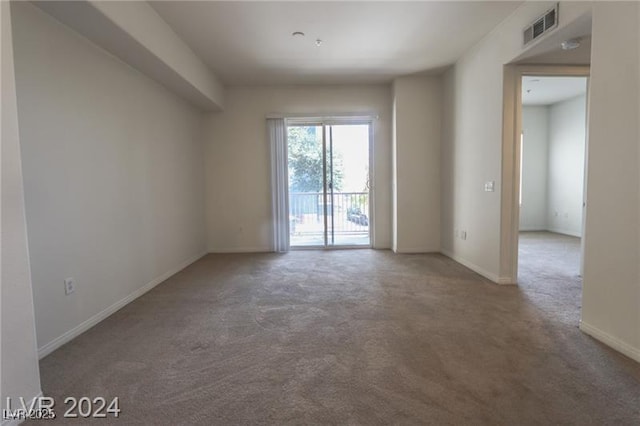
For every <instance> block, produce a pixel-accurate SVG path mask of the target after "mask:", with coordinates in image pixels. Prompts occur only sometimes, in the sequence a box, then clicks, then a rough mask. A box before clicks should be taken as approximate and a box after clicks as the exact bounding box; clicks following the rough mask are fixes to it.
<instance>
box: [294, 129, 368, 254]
mask: <svg viewBox="0 0 640 426" xmlns="http://www.w3.org/2000/svg"><path fill="white" fill-rule="evenodd" d="M370 147H371V122H370V121H363V120H349V121H347V122H344V121H335V122H334V121H327V120H323V121H317V122H314V121H311V120H287V150H288V153H287V157H288V158H287V160H288V187H289V234H290V235H289V238H290V241H291V247H293V248H347V247H371V229H372V226H373V218H372V215H371V210H372V209H371V205H372V203H371V191H370V165H371V156H370Z"/></svg>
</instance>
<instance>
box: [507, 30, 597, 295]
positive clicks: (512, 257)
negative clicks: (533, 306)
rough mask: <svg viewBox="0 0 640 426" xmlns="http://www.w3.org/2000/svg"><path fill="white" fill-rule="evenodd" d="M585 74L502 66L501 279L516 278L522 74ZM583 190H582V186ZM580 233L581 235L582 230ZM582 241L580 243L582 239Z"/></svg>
mask: <svg viewBox="0 0 640 426" xmlns="http://www.w3.org/2000/svg"><path fill="white" fill-rule="evenodd" d="M543 38H544V37H541V38H540V39H543ZM589 74H590V66H589V65H515V64H508V65H505V66H504V68H503V95H502V96H503V100H502V103H503V108H502V148H501V150H502V169H501V179H502V185H501V189H500V196H501V201H500V217H501V219H500V266H499V268H500V275H501V276H503V277H509V278H505V279H506V280H507V281H510V282H514V283H515V282H517V279H518V233H519V231H520V229H519V228H520V203H519V202H518V200H519V198H520V161H518V159H519V158H520V137H521V134H522V113H521V110H522V77H523V76H573V77H587V78H589ZM588 107H589V106H588V102H587V108H588ZM588 133H589V132H587V134H588ZM585 158H588V144H587V145H585ZM586 174H587V170H586V164H585V175H586ZM584 189H585V193H586V187H585V188H584ZM583 212H584V214H585V215H586V214H587V209H583ZM583 234H585V232H584V230H583ZM582 244H583V245H584V241H583V242H582ZM582 249H584V247H583V248H582ZM581 262H582V260H581Z"/></svg>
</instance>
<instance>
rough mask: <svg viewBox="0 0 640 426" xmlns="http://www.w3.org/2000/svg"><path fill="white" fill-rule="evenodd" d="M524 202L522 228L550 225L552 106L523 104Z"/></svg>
mask: <svg viewBox="0 0 640 426" xmlns="http://www.w3.org/2000/svg"><path fill="white" fill-rule="evenodd" d="M522 132H523V133H524V143H523V150H522V204H521V205H520V230H521V231H542V230H546V229H547V176H548V165H549V108H548V107H547V106H523V107H522Z"/></svg>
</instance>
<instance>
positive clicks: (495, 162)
mask: <svg viewBox="0 0 640 426" xmlns="http://www.w3.org/2000/svg"><path fill="white" fill-rule="evenodd" d="M554 4H555V3H554V2H524V3H523V4H522V6H520V7H519V8H518V9H517V10H516V11H515V12H514V13H513V14H512V15H511V16H510V17H509V18H508V19H506V20H505V21H503V22H502V23H501V24H500V25H499V26H498V27H496V28H495V29H494V30H493V31H492V32H491V33H490V34H489V35H487V36H486V37H485V38H484V39H483V40H482V41H481V42H479V43H478V44H477V45H476V46H475V47H474V48H472V49H471V50H469V51H468V52H467V53H466V54H465V55H463V57H462V58H460V59H459V60H458V62H457V63H456V64H455V66H454V67H452V68H451V69H450V70H449V71H447V73H446V75H445V95H444V96H445V100H444V104H445V108H446V110H447V111H448V114H449V115H450V117H448V118H446V119H445V125H446V127H445V129H443V134H444V136H445V138H444V139H443V146H442V165H441V167H442V170H444V171H445V172H444V173H443V174H442V189H441V191H442V194H443V198H442V211H441V215H442V231H441V232H442V236H441V240H442V251H443V252H444V253H446V254H447V255H449V256H451V257H452V258H454V259H456V260H458V261H460V262H462V263H464V264H465V265H467V266H469V267H471V268H473V269H474V270H475V271H477V272H479V273H481V274H483V275H484V276H486V277H488V278H489V279H491V280H494V281H496V282H509V281H510V280H511V278H510V277H508V276H500V274H501V268H500V266H501V262H500V261H501V258H500V256H501V254H500V250H501V240H500V236H501V223H500V220H501V199H500V194H501V191H502V187H501V185H502V182H501V177H502V176H501V175H502V163H501V161H502V131H503V128H502V113H503V98H502V94H503V89H504V87H503V71H504V65H505V64H508V63H509V62H511V61H513V60H514V59H515V58H516V57H517V56H519V55H520V54H522V52H523V50H522V29H523V28H524V27H525V26H526V25H527V24H529V23H531V22H532V20H533V19H534V18H536V17H537V16H539V15H540V14H541V13H543V12H544V11H546V10H547V9H549V8H550V7H552V6H553V5H554ZM590 7H591V6H590V3H582V2H563V3H561V10H560V13H559V27H560V28H563V27H565V26H567V25H568V24H569V23H571V22H573V21H575V20H576V19H578V18H579V17H580V16H582V15H583V14H584V13H586V12H588V11H589V10H590ZM487 181H495V183H496V185H495V192H485V191H484V184H485V182H487ZM445 194H446V195H445ZM456 230H458V231H466V235H467V239H466V240H463V239H462V238H460V235H461V233H460V232H459V233H458V237H456V233H455V231H456Z"/></svg>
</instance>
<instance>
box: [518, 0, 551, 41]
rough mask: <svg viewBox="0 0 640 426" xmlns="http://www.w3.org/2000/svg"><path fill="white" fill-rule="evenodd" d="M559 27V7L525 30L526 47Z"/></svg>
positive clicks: (546, 13)
mask: <svg viewBox="0 0 640 426" xmlns="http://www.w3.org/2000/svg"><path fill="white" fill-rule="evenodd" d="M557 25H558V5H557V4H556V5H555V7H554V8H553V9H549V10H547V11H546V12H545V13H544V14H543V15H542V16H539V17H537V18H536V19H535V21H533V23H532V24H531V25H529V26H528V27H527V28H525V29H524V45H525V46H526V45H527V44H529V43H531V42H532V41H533V40H535V39H537V38H538V37H540V36H541V35H542V34H544V33H546V32H547V31H549V30H551V29H553V28H555V27H556V26H557Z"/></svg>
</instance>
